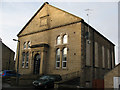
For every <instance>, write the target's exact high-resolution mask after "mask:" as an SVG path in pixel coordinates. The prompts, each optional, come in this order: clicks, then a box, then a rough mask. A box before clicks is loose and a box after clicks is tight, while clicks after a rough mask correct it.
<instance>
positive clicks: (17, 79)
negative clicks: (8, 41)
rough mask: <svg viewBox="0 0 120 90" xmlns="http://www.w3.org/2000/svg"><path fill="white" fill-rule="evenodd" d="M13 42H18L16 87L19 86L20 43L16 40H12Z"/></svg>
mask: <svg viewBox="0 0 120 90" xmlns="http://www.w3.org/2000/svg"><path fill="white" fill-rule="evenodd" d="M13 41H18V62H17V78H16V83H17V85H18V84H19V75H18V74H19V56H20V41H19V40H17V39H13Z"/></svg>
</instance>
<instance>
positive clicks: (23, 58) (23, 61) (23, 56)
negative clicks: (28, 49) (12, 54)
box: [22, 52, 25, 68]
mask: <svg viewBox="0 0 120 90" xmlns="http://www.w3.org/2000/svg"><path fill="white" fill-rule="evenodd" d="M24 64H25V53H24V52H23V54H22V68H24Z"/></svg>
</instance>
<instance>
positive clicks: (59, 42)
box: [57, 36, 61, 45]
mask: <svg viewBox="0 0 120 90" xmlns="http://www.w3.org/2000/svg"><path fill="white" fill-rule="evenodd" d="M59 44H61V37H60V36H58V37H57V45H59Z"/></svg>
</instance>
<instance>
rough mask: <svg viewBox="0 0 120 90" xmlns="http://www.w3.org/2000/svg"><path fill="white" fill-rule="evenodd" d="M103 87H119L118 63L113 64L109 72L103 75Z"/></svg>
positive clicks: (119, 67)
mask: <svg viewBox="0 0 120 90" xmlns="http://www.w3.org/2000/svg"><path fill="white" fill-rule="evenodd" d="M104 86H105V88H119V89H120V63H119V64H118V65H116V66H115V68H114V69H112V70H111V71H110V72H108V73H106V74H105V76H104Z"/></svg>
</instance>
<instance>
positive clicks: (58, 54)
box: [56, 49, 60, 68]
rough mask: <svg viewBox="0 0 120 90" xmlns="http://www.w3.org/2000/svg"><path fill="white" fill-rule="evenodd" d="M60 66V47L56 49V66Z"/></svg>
mask: <svg viewBox="0 0 120 90" xmlns="http://www.w3.org/2000/svg"><path fill="white" fill-rule="evenodd" d="M59 67H60V49H57V50H56V68H59Z"/></svg>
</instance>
